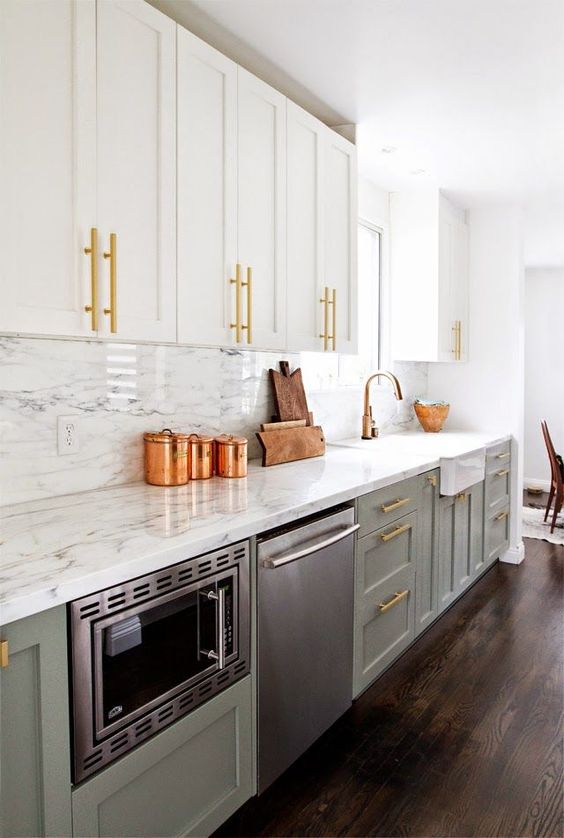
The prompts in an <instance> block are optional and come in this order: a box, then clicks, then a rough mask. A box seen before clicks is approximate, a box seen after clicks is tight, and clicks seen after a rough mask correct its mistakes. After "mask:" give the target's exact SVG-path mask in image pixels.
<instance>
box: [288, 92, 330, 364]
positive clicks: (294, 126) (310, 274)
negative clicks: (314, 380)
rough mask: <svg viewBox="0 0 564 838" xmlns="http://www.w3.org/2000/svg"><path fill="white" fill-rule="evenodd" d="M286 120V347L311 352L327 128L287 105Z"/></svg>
mask: <svg viewBox="0 0 564 838" xmlns="http://www.w3.org/2000/svg"><path fill="white" fill-rule="evenodd" d="M286 119H287V149H286V156H287V165H288V171H287V199H288V204H287V212H286V216H287V280H286V287H287V302H286V321H287V324H288V339H287V348H288V349H289V350H295V351H297V352H299V351H302V350H303V351H315V350H319V349H322V348H323V345H324V341H323V339H322V338H320V334H322V333H323V329H324V317H323V314H324V303H321V298H322V297H323V295H324V291H323V282H324V274H323V258H324V253H323V152H324V145H325V132H326V131H328V129H327V127H326V126H325V125H323V123H322V122H319V120H318V119H315V117H313V116H311V114H309V113H307V112H306V111H304V110H303V109H302V108H300V107H298V106H297V105H295V104H294V103H293V102H290V101H288V103H287V112H286ZM326 343H327V348H330V343H329V342H328V341H327V342H326Z"/></svg>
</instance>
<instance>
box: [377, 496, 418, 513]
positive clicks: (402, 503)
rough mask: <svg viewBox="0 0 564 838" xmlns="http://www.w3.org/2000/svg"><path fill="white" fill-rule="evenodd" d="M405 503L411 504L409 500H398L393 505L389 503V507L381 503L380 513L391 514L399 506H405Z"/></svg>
mask: <svg viewBox="0 0 564 838" xmlns="http://www.w3.org/2000/svg"><path fill="white" fill-rule="evenodd" d="M406 503H411V498H401V499H399V498H398V500H395V501H394V502H393V503H390V505H389V506H386V504H385V503H383V504H382V506H381V507H380V508H381V510H382V512H393V511H394V509H399V508H400V506H405V504H406Z"/></svg>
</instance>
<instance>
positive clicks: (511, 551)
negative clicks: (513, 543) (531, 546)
mask: <svg viewBox="0 0 564 838" xmlns="http://www.w3.org/2000/svg"><path fill="white" fill-rule="evenodd" d="M524 558H525V545H524V544H523V542H521V543H520V544H518V545H517V547H508V549H507V550H506V551H505V553H502V554H501V556H500V557H499V560H500V562H505V563H506V564H521V562H522V561H523V559H524Z"/></svg>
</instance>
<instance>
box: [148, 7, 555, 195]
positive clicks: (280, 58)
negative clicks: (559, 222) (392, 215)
mask: <svg viewBox="0 0 564 838" xmlns="http://www.w3.org/2000/svg"><path fill="white" fill-rule="evenodd" d="M150 2H152V3H153V4H154V5H156V6H158V7H159V8H162V9H163V10H165V11H167V12H168V13H169V14H171V16H173V17H175V18H176V19H177V20H178V21H179V22H181V23H184V25H187V26H189V28H191V29H192V30H193V31H195V32H196V34H198V35H200V36H201V37H204V38H205V39H206V40H208V41H210V42H211V43H215V45H216V46H218V48H220V49H222V50H223V51H224V52H227V53H228V54H230V55H232V57H233V58H234V59H235V60H237V61H239V62H240V63H242V64H243V65H245V66H247V67H248V69H250V70H252V71H254V72H256V73H257V74H259V75H262V77H263V78H265V79H266V80H267V81H270V82H271V83H276V84H277V86H278V87H280V89H282V90H283V91H284V92H285V93H287V94H288V95H289V96H291V98H294V99H295V100H297V101H298V102H300V104H303V105H304V106H305V107H309V109H310V110H313V111H314V112H316V113H317V114H318V115H319V116H320V117H321V118H324V119H325V120H326V121H328V122H335V121H338V120H339V117H341V118H342V120H343V121H345V122H354V123H356V124H357V126H358V130H357V142H358V148H359V163H360V169H361V172H362V174H364V175H365V176H367V177H369V178H370V179H371V180H373V181H374V182H375V183H377V184H378V185H380V186H382V187H383V188H385V189H388V190H396V189H403V188H413V187H414V186H418V185H422V186H423V185H424V186H429V185H431V184H436V185H438V186H440V187H441V188H443V189H444V190H446V192H447V194H450V195H451V197H453V198H454V199H455V200H457V201H458V202H459V203H460V205H462V206H466V207H469V206H476V205H479V204H483V203H485V202H493V201H495V202H500V201H512V202H513V201H516V200H517V201H523V202H529V201H535V202H537V203H538V202H539V201H540V202H542V201H549V202H550V201H554V200H558V196H559V195H564V0H150ZM383 147H394V148H396V149H397V151H394V152H393V153H388V154H385V153H383V152H382V151H381V149H382V148H383ZM418 169H424V170H425V171H424V172H423V173H420V174H411V172H413V171H415V170H418Z"/></svg>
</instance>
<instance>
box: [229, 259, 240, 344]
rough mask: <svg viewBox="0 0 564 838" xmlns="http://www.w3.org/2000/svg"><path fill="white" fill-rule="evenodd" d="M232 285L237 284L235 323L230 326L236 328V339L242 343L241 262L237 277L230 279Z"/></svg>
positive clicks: (238, 266)
mask: <svg viewBox="0 0 564 838" xmlns="http://www.w3.org/2000/svg"><path fill="white" fill-rule="evenodd" d="M229 282H230V283H231V285H234V286H235V323H230V324H229V327H230V328H231V329H235V340H236V342H237V343H241V330H242V325H241V286H242V284H243V283H242V282H241V265H240V264H239V262H237V264H236V265H235V279H230V280H229Z"/></svg>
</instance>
